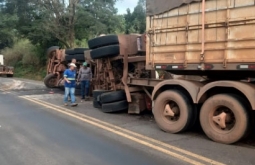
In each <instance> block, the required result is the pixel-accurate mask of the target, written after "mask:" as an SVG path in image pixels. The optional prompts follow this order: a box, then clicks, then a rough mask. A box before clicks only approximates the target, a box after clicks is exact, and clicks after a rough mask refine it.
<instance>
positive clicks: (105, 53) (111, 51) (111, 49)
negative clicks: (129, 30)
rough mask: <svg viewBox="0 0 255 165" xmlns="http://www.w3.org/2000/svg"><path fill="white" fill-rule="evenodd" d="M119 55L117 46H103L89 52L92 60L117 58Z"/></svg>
mask: <svg viewBox="0 0 255 165" xmlns="http://www.w3.org/2000/svg"><path fill="white" fill-rule="evenodd" d="M119 54H120V46H119V45H111V46H105V47H101V48H97V49H94V50H92V51H91V52H90V55H91V58H92V59H100V58H107V57H115V56H118V55H119Z"/></svg>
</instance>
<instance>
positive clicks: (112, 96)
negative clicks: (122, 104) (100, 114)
mask: <svg viewBox="0 0 255 165" xmlns="http://www.w3.org/2000/svg"><path fill="white" fill-rule="evenodd" d="M100 97H101V100H100V101H101V103H102V104H106V103H113V102H118V101H123V100H126V99H127V97H126V92H125V91H123V90H121V91H113V92H107V93H103V94H101V96H100Z"/></svg>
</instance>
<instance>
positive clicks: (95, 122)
mask: <svg viewBox="0 0 255 165" xmlns="http://www.w3.org/2000/svg"><path fill="white" fill-rule="evenodd" d="M21 98H24V99H26V100H29V101H31V102H34V103H36V104H39V105H42V106H45V107H47V108H50V109H53V110H55V111H58V112H61V113H64V114H66V115H69V116H72V117H74V118H77V119H79V120H82V121H84V122H87V123H90V124H91V125H94V126H97V127H100V128H102V129H104V130H108V131H110V132H113V133H115V134H118V135H120V136H123V137H125V138H127V139H130V140H133V141H135V142H137V143H140V144H143V145H145V146H148V147H150V148H153V149H155V150H158V151H161V152H163V153H165V154H168V155H171V156H173V157H175V158H178V159H180V160H183V161H186V162H188V163H190V164H196V165H199V164H202V163H200V162H197V161H195V160H192V159H189V158H187V157H185V156H182V155H180V154H177V153H174V152H171V151H169V150H166V149H164V148H160V147H158V146H155V145H153V144H150V143H148V142H144V141H142V140H140V139H137V138H135V137H132V136H129V135H127V134H124V133H122V132H125V133H128V134H130V135H133V136H136V137H139V138H142V139H144V140H147V141H149V142H152V143H155V144H157V145H161V146H163V147H165V148H168V149H171V150H175V151H177V152H180V153H182V154H185V155H187V156H191V157H194V158H196V159H198V160H200V161H204V162H207V163H210V164H214V165H225V164H223V163H220V162H217V161H215V160H212V159H209V158H206V157H204V156H201V155H198V154H194V153H191V152H189V151H186V150H183V149H181V148H178V147H175V146H172V145H169V144H166V143H163V142H161V141H158V140H155V139H152V138H149V137H147V136H144V135H141V134H138V133H135V132H132V131H129V130H126V129H123V128H121V127H118V126H115V125H112V124H109V123H106V122H103V121H100V120H98V119H95V118H92V117H90V116H87V115H84V114H80V113H77V112H74V111H70V110H68V109H66V108H63V107H60V106H56V105H53V104H50V103H46V102H44V101H41V100H39V99H31V98H29V97H23V96H21ZM80 116H81V117H80ZM85 118H87V119H85ZM99 123H100V124H99ZM105 126H109V127H111V128H109V127H105ZM112 128H114V129H117V130H120V131H122V132H119V131H117V130H114V129H112Z"/></svg>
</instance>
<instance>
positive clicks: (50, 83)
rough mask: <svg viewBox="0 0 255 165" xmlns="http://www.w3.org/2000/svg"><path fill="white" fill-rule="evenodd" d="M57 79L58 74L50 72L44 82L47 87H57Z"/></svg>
mask: <svg viewBox="0 0 255 165" xmlns="http://www.w3.org/2000/svg"><path fill="white" fill-rule="evenodd" d="M56 81H57V75H55V74H48V75H47V76H46V77H45V78H44V84H45V86H46V87H47V88H56V86H55V84H56Z"/></svg>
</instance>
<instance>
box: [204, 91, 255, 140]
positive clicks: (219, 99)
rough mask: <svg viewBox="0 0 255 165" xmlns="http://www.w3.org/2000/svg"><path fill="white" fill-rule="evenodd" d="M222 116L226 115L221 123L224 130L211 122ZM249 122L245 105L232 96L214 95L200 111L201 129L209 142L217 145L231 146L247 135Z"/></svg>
mask: <svg viewBox="0 0 255 165" xmlns="http://www.w3.org/2000/svg"><path fill="white" fill-rule="evenodd" d="M222 114H226V121H225V122H223V123H225V126H226V128H224V127H222V126H220V124H217V123H216V122H214V121H215V120H213V118H214V117H217V116H219V115H222ZM216 119H217V118H216ZM217 120H221V119H217ZM249 122H250V121H249V116H248V109H247V108H246V106H245V103H244V102H243V101H242V100H241V99H239V98H238V97H236V96H234V95H228V94H219V95H215V96H213V97H211V98H209V99H208V100H207V101H206V102H205V103H204V105H203V106H202V108H201V111H200V123H201V127H202V129H203V130H204V132H205V134H206V135H207V136H208V137H209V138H210V139H211V140H213V141H215V142H219V143H224V144H233V143H236V142H238V141H239V140H241V139H242V138H243V137H244V136H245V135H246V134H247V131H248V128H249Z"/></svg>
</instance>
